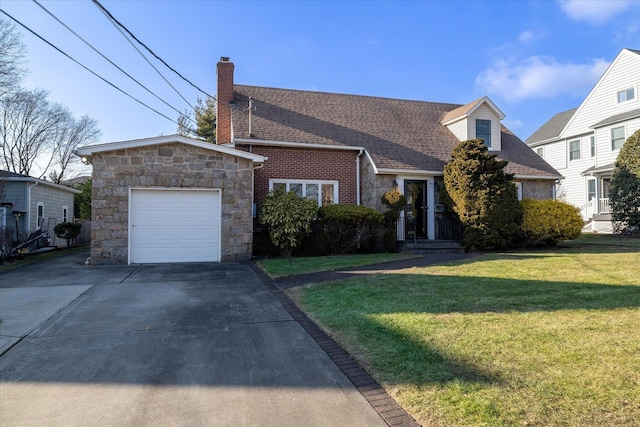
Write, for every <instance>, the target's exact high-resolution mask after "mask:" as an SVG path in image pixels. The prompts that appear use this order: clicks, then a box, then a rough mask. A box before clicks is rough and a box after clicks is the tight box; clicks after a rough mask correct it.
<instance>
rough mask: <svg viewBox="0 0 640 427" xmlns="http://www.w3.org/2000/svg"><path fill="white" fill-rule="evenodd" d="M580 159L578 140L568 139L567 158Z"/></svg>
mask: <svg viewBox="0 0 640 427" xmlns="http://www.w3.org/2000/svg"><path fill="white" fill-rule="evenodd" d="M579 159H580V140H579V139H575V140H573V141H569V160H579Z"/></svg>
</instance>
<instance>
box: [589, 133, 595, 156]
mask: <svg viewBox="0 0 640 427" xmlns="http://www.w3.org/2000/svg"><path fill="white" fill-rule="evenodd" d="M590 144H591V157H595V156H596V137H595V136H592V137H591V139H590Z"/></svg>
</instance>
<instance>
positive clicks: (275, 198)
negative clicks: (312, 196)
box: [260, 191, 318, 256]
mask: <svg viewBox="0 0 640 427" xmlns="http://www.w3.org/2000/svg"><path fill="white" fill-rule="evenodd" d="M317 211H318V205H317V203H316V201H315V200H309V199H305V198H303V197H298V196H296V194H295V193H293V192H291V191H290V192H289V193H286V194H285V193H283V192H282V191H271V192H269V194H267V197H266V198H265V201H264V205H263V206H262V210H261V212H260V221H261V222H262V224H265V225H267V226H269V237H270V238H271V241H272V242H273V244H274V245H275V246H276V247H277V248H278V249H279V250H280V253H281V254H282V255H284V256H289V255H291V251H292V250H293V249H294V248H296V247H297V246H298V245H299V244H300V242H301V241H302V239H303V238H304V237H306V236H308V235H309V233H311V221H313V219H314V218H315V216H316V212H317Z"/></svg>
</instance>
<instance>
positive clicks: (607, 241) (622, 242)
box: [563, 233, 640, 248]
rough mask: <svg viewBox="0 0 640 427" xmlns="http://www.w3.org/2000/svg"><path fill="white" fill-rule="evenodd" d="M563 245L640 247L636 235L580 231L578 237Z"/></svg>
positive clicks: (639, 240) (639, 241)
mask: <svg viewBox="0 0 640 427" xmlns="http://www.w3.org/2000/svg"><path fill="white" fill-rule="evenodd" d="M563 245H568V246H583V245H601V246H630V247H634V248H640V239H639V238H637V237H626V236H616V235H613V234H596V233H582V234H581V235H580V237H578V238H577V239H575V240H568V241H566V242H563Z"/></svg>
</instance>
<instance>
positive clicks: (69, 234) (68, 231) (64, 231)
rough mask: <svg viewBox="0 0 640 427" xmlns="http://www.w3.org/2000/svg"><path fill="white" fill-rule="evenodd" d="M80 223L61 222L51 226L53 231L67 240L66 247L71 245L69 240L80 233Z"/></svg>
mask: <svg viewBox="0 0 640 427" xmlns="http://www.w3.org/2000/svg"><path fill="white" fill-rule="evenodd" d="M81 229H82V224H80V223H79V222H61V223H59V224H56V226H55V227H54V228H53V231H54V233H56V236H58V237H59V238H61V239H65V240H66V241H67V248H70V247H71V241H72V240H73V239H75V238H76V237H78V236H79V235H80V230H81Z"/></svg>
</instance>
